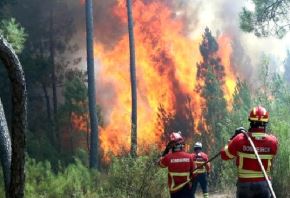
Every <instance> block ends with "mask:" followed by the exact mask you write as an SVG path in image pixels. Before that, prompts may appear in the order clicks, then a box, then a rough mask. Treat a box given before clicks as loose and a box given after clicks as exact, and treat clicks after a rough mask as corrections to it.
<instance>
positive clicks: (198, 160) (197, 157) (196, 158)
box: [192, 151, 210, 174]
mask: <svg viewBox="0 0 290 198" xmlns="http://www.w3.org/2000/svg"><path fill="white" fill-rule="evenodd" d="M192 158H193V162H194V163H195V165H196V167H200V166H201V165H202V164H204V162H206V161H207V160H208V156H207V154H205V153H204V152H202V151H199V152H194V153H192ZM209 172H210V163H207V164H206V165H205V166H202V167H200V168H198V169H196V170H195V171H194V172H193V174H201V173H209Z"/></svg>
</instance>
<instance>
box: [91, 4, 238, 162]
mask: <svg viewBox="0 0 290 198" xmlns="http://www.w3.org/2000/svg"><path fill="white" fill-rule="evenodd" d="M125 11H126V7H125V3H124V0H119V1H118V4H117V6H116V7H115V9H114V13H115V14H116V15H117V16H118V17H120V20H121V21H122V22H123V23H124V28H125V27H127V24H126V22H127V15H126V12H125ZM133 14H134V33H135V51H136V71H137V87H138V88H137V97H138V128H137V130H138V148H139V152H140V151H142V149H144V148H148V147H150V145H152V144H160V143H161V140H160V137H161V135H162V134H161V133H160V132H158V130H157V128H158V127H160V126H157V124H156V121H157V119H158V117H157V112H158V107H159V105H160V104H162V105H163V107H164V109H165V110H166V111H167V112H171V113H174V112H175V111H176V110H177V109H178V108H180V106H181V105H182V103H183V102H184V98H185V97H186V96H189V97H190V98H191V101H192V102H191V106H192V107H191V108H192V109H193V116H194V118H196V119H200V118H201V108H200V107H201V105H202V104H203V98H202V97H201V96H200V95H199V94H197V93H196V92H195V91H194V90H195V86H196V84H197V82H196V72H197V69H196V63H197V62H200V61H201V60H202V57H201V55H200V52H199V43H200V41H201V39H202V38H199V39H196V40H192V39H189V37H188V36H187V35H186V34H185V32H184V22H183V21H182V20H181V19H179V18H177V17H176V16H175V14H174V12H173V11H172V10H171V9H170V8H169V7H168V6H167V5H165V3H164V1H152V2H146V3H144V2H143V1H140V0H136V1H134V4H133ZM112 31H114V30H112ZM229 42H230V41H229V40H227V37H221V38H220V40H219V43H220V52H219V53H220V55H221V57H222V61H223V64H224V65H225V68H226V70H225V73H226V79H225V80H226V83H225V87H224V90H225V93H226V97H227V101H230V99H231V94H232V93H233V86H234V82H235V76H234V73H233V72H232V70H231V65H230V55H231V52H232V51H231V47H230V45H224V44H226V43H229ZM95 56H96V58H97V60H98V68H97V71H98V75H97V87H98V88H97V97H98V103H99V104H100V105H101V106H102V112H103V116H104V120H105V126H104V127H102V128H100V141H101V148H102V150H103V152H104V156H105V158H106V159H107V158H108V155H109V153H112V154H113V155H118V154H121V153H123V151H126V152H127V151H128V150H129V148H130V126H131V119H130V118H131V117H130V116H131V90H130V89H131V87H130V76H129V75H130V73H129V44H128V35H127V33H125V34H124V35H123V36H121V37H120V39H119V40H118V42H117V43H116V44H115V45H114V47H113V48H110V49H108V48H106V46H105V45H104V44H101V43H97V42H96V43H95ZM195 127H197V122H196V123H195Z"/></svg>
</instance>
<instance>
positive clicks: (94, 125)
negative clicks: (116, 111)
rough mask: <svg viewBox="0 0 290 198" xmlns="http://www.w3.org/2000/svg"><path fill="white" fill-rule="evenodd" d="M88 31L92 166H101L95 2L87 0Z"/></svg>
mask: <svg viewBox="0 0 290 198" xmlns="http://www.w3.org/2000/svg"><path fill="white" fill-rule="evenodd" d="M86 32H87V72H88V96H89V112H90V124H91V138H90V139H91V142H90V160H89V161H90V168H96V169H97V168H99V162H98V161H99V147H98V145H99V140H98V115H97V104H96V89H95V68H94V43H93V42H94V22H93V2H92V0H86Z"/></svg>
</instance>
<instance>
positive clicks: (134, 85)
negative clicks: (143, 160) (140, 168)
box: [127, 0, 137, 156]
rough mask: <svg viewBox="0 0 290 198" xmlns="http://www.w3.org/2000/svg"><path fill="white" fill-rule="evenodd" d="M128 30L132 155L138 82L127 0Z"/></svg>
mask: <svg viewBox="0 0 290 198" xmlns="http://www.w3.org/2000/svg"><path fill="white" fill-rule="evenodd" d="M127 15H128V31H129V45H130V80H131V98H132V112H131V155H132V156H137V83H136V66H135V43H134V24H133V23H134V22H133V16H132V2H131V0H127Z"/></svg>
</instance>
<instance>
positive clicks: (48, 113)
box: [41, 83, 52, 123]
mask: <svg viewBox="0 0 290 198" xmlns="http://www.w3.org/2000/svg"><path fill="white" fill-rule="evenodd" d="M41 86H42V90H43V93H44V98H45V104H46V113H47V121H48V123H51V121H52V119H51V111H50V100H49V95H48V92H47V88H46V85H45V83H41Z"/></svg>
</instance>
